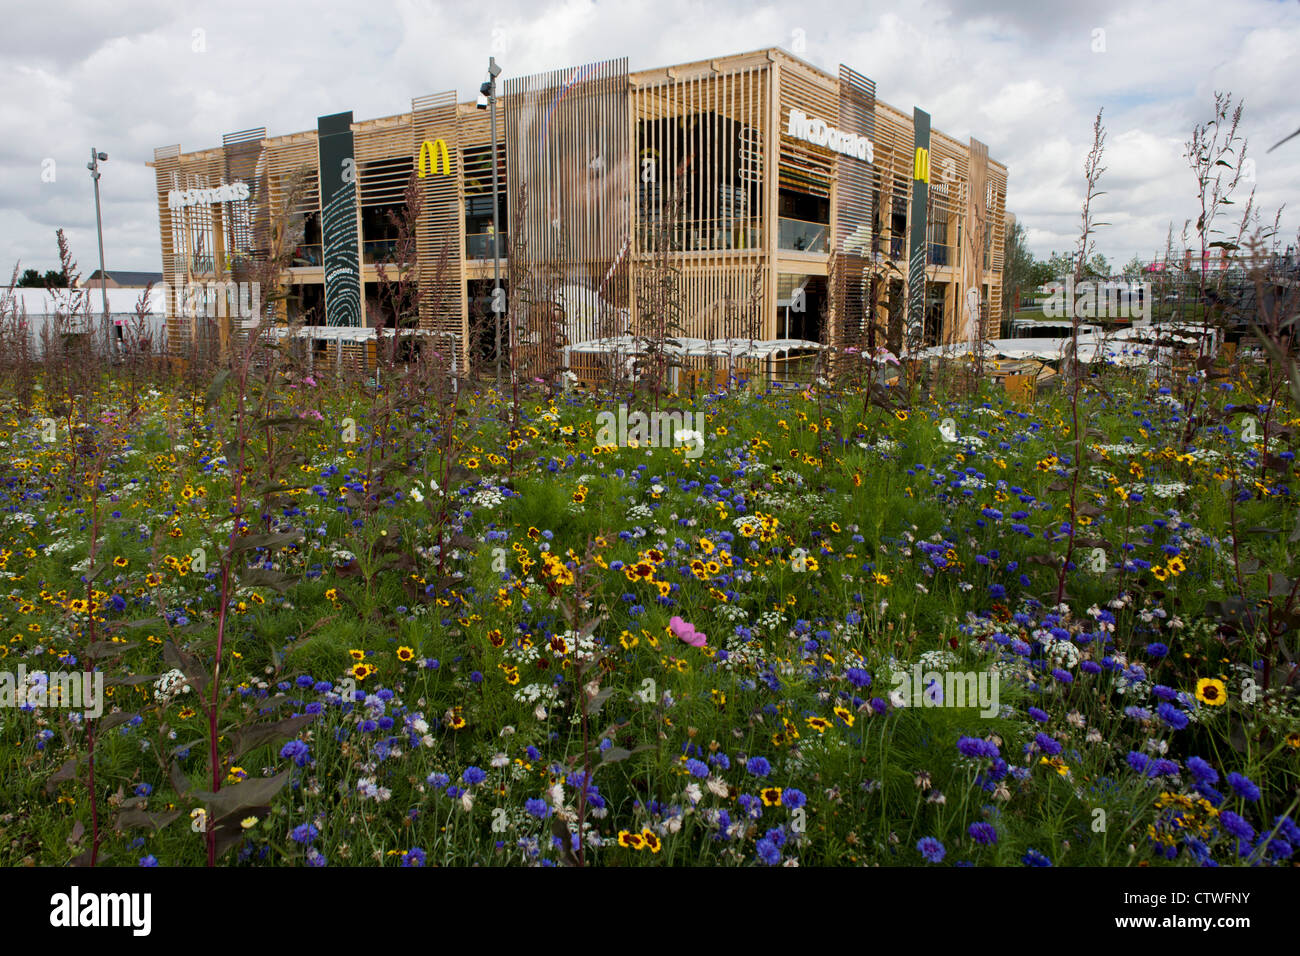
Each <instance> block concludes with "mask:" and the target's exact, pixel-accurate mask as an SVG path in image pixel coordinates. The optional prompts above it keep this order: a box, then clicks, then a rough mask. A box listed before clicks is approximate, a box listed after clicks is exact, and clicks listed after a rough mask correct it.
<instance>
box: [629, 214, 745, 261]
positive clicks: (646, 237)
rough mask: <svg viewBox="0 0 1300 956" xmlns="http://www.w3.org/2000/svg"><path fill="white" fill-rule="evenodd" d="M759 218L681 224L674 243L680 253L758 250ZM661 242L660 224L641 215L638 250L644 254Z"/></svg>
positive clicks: (706, 220)
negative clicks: (716, 250)
mask: <svg viewBox="0 0 1300 956" xmlns="http://www.w3.org/2000/svg"><path fill="white" fill-rule="evenodd" d="M759 222H760V221H759V220H758V219H703V220H701V219H693V220H687V221H686V222H682V223H678V224H677V227H676V229H674V230H673V235H672V237H671V240H670V241H671V242H672V246H673V249H674V250H675V251H678V252H708V251H711V250H715V249H757V248H760V247H761V246H762V243H763V236H762V233H761V231H760V230H759ZM659 241H660V232H659V227H658V223H656V222H655V220H654V219H653V218H650V217H648V216H647V215H646V213H645V212H642V219H641V222H640V229H639V231H638V233H637V247H638V249H640V250H641V251H642V252H648V251H651V250H653V249H654V248H655V244H656V243H658V242H659Z"/></svg>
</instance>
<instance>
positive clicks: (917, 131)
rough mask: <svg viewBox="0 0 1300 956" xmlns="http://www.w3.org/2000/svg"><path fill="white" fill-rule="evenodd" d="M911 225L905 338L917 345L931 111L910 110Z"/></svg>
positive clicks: (921, 305)
mask: <svg viewBox="0 0 1300 956" xmlns="http://www.w3.org/2000/svg"><path fill="white" fill-rule="evenodd" d="M912 129H913V135H912V147H913V156H912V228H911V255H910V258H909V259H908V263H907V338H908V341H909V342H910V343H913V344H919V343H920V341H921V336H922V332H923V330H924V328H925V262H926V252H927V248H926V246H927V239H928V237H927V236H926V228H925V227H926V221H927V218H928V208H927V206H928V202H929V198H930V114H929V113H927V112H926V111H925V110H923V109H920V108H914V109H913V110H912Z"/></svg>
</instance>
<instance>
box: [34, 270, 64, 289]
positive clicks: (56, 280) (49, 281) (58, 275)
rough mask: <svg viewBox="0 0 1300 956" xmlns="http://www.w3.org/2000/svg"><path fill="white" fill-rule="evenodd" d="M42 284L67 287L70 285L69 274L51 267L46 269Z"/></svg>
mask: <svg viewBox="0 0 1300 956" xmlns="http://www.w3.org/2000/svg"><path fill="white" fill-rule="evenodd" d="M40 285H42V286H45V287H48V288H51V289H66V288H67V287H68V274H67V273H66V272H56V271H55V270H53V269H49V270H47V271H46V273H45V278H44V279H42V280H41V282H40Z"/></svg>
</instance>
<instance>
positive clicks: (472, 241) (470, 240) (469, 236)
mask: <svg viewBox="0 0 1300 956" xmlns="http://www.w3.org/2000/svg"><path fill="white" fill-rule="evenodd" d="M509 238H510V237H509V236H508V235H507V234H506V233H504V232H503V233H501V237H500V247H499V248H500V250H501V255H500V258H502V259H504V258H506V249H507V248H509V247H508V245H507V241H508V240H509ZM492 240H493V235H492V233H490V232H467V233H465V258H466V259H491V258H493V256H492V245H493V242H492Z"/></svg>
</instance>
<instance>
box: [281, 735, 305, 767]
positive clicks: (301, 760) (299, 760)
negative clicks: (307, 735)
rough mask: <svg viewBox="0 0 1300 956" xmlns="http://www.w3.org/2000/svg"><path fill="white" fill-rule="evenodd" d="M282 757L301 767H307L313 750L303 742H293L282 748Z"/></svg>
mask: <svg viewBox="0 0 1300 956" xmlns="http://www.w3.org/2000/svg"><path fill="white" fill-rule="evenodd" d="M280 756H281V757H284V758H286V759H291V760H293V762H294V763H295V764H297V765H298V766H299V767H305V766H307V761H308V760H310V759H311V749H310V748H309V747H308V746H307V745H306V744H305V743H303V742H302V741H301V740H291V741H289V742H288V743H287V744H285V745H284V746H283V747H281V748H280Z"/></svg>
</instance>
